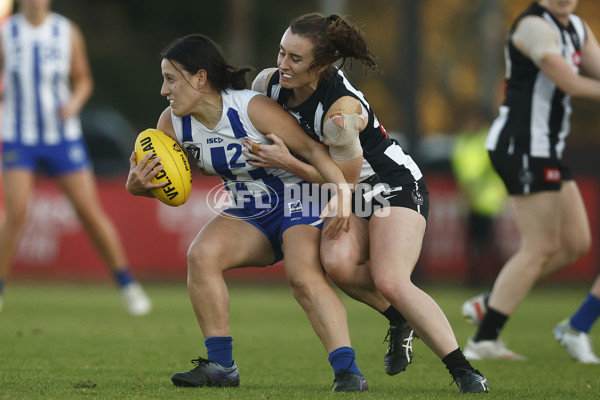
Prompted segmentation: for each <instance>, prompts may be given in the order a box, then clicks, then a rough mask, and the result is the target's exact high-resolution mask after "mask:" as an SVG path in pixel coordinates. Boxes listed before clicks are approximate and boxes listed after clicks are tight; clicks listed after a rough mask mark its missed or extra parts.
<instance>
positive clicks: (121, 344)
mask: <svg viewBox="0 0 600 400" xmlns="http://www.w3.org/2000/svg"><path fill="white" fill-rule="evenodd" d="M426 290H427V291H428V292H429V294H430V295H432V297H433V298H434V299H436V300H437V301H438V303H439V304H440V305H441V307H442V308H443V309H444V311H445V312H446V314H447V316H448V318H449V320H450V322H451V324H452V326H453V327H454V329H455V333H456V335H457V338H458V341H459V344H461V345H464V343H465V341H466V338H467V337H468V336H469V335H472V334H473V331H474V329H473V327H471V326H469V325H468V324H466V323H465V322H464V321H463V320H462V317H461V316H460V311H459V310H460V305H461V304H462V302H463V301H464V300H465V299H467V298H468V297H470V296H472V295H474V294H477V293H478V292H479V291H478V290H475V289H465V288H462V287H460V286H453V287H450V286H446V287H428V288H426ZM586 290H587V288H585V287H578V288H562V287H561V288H550V287H544V288H540V289H536V290H534V291H533V292H532V293H531V294H530V296H529V297H528V298H527V300H526V301H525V303H524V304H522V306H521V307H520V308H519V310H518V311H517V313H515V315H514V316H513V318H512V319H511V320H510V321H509V323H508V325H507V327H506V329H505V333H504V334H503V338H504V339H505V340H506V341H507V342H508V343H509V346H510V347H511V348H512V349H513V350H514V351H516V352H519V353H522V354H525V355H527V356H528V357H529V360H528V361H526V362H517V361H513V362H510V361H482V362H474V363H473V365H474V366H475V367H476V368H478V369H480V370H481V371H482V372H483V373H484V374H485V375H486V376H487V378H488V381H489V383H490V387H491V393H490V394H489V395H478V396H488V397H489V398H490V399H492V398H493V399H533V400H535V399H540V400H542V399H543V400H548V399H598V398H600V366H597V365H587V366H586V365H581V364H576V363H574V362H572V361H571V360H570V359H569V358H568V356H567V355H566V353H565V352H564V351H563V350H562V349H561V348H560V346H559V345H558V344H557V343H556V342H555V340H554V338H553V337H552V334H551V329H552V327H553V326H554V324H555V323H556V322H558V321H559V320H560V319H562V318H563V317H565V316H567V315H569V314H570V313H571V312H572V311H573V310H574V309H576V307H577V306H578V305H579V303H580V301H581V300H582V299H583V297H584V295H585V293H586ZM147 291H148V292H149V294H150V296H151V297H152V299H153V301H154V310H153V312H152V314H150V315H148V316H144V317H131V316H129V315H128V314H127V313H126V312H125V310H124V309H123V307H122V306H121V304H120V298H119V296H118V294H117V292H116V291H115V289H114V288H112V287H111V286H106V285H66V284H64V285H56V284H53V285H37V284H24V283H20V284H19V283H15V284H12V285H9V287H8V288H7V290H6V292H5V303H4V310H3V311H2V312H1V313H0V400H3V399H67V400H69V399H178V400H179V399H265V400H266V399H285V400H291V399H311V400H312V399H328V398H331V399H333V398H336V399H339V398H344V399H345V398H361V399H450V398H456V394H455V391H456V386H455V385H451V378H450V376H449V374H448V373H447V371H446V370H445V368H444V366H443V364H442V363H441V362H440V361H439V359H437V358H436V357H435V356H434V355H433V353H432V352H431V351H430V350H429V349H428V348H427V347H426V346H425V345H424V344H423V343H422V342H421V341H416V342H415V344H414V351H415V359H414V361H413V364H411V365H410V366H409V367H408V369H407V371H405V372H403V373H401V374H399V375H397V376H394V377H389V376H387V375H386V374H385V372H384V371H383V354H384V352H385V349H386V345H385V344H383V343H382V342H383V338H384V336H385V332H386V330H387V324H386V322H385V320H384V318H383V317H382V316H380V315H379V314H377V313H375V312H373V311H371V310H370V309H369V308H367V307H366V306H364V305H362V304H359V303H357V302H354V301H352V300H350V299H348V298H347V297H343V298H344V301H345V303H346V305H347V308H348V315H349V321H350V329H351V335H352V341H353V346H354V348H355V349H356V352H357V360H358V365H359V367H360V368H361V370H362V371H363V373H364V374H365V376H366V377H367V379H368V381H369V385H370V388H371V390H370V392H369V393H349V394H343V393H330V392H329V390H330V387H331V384H332V381H333V376H332V371H331V368H330V366H329V363H328V362H327V354H326V353H325V351H324V349H323V347H322V345H321V344H320V342H319V340H318V338H317V337H316V335H315V334H314V333H313V331H312V329H311V328H310V325H309V323H308V320H307V319H306V317H305V316H304V314H303V312H302V311H301V309H300V307H299V306H298V305H297V304H296V303H295V301H294V300H293V298H292V296H291V293H290V291H289V290H288V289H287V288H286V287H282V286H259V285H247V286H243V285H232V287H231V288H230V293H231V322H232V331H233V336H234V357H235V359H236V360H237V363H238V366H239V368H240V373H241V386H240V387H239V388H232V389H222V388H202V389H189V388H176V387H174V386H173V385H172V384H171V381H170V379H169V377H170V376H171V374H173V373H174V372H177V371H185V370H188V369H190V368H191V367H192V364H191V363H190V362H189V360H191V359H192V358H195V357H197V356H198V355H205V350H204V345H203V338H202V336H201V334H200V330H199V328H198V326H197V323H196V320H195V318H194V315H193V312H192V308H191V306H190V304H189V300H188V297H187V291H186V289H185V286H184V285H174V284H171V285H148V286H147ZM592 337H593V339H595V341H596V342H597V343H600V329H598V328H596V329H594V330H592ZM597 351H599V352H600V348H597ZM486 398H487V397H486Z"/></svg>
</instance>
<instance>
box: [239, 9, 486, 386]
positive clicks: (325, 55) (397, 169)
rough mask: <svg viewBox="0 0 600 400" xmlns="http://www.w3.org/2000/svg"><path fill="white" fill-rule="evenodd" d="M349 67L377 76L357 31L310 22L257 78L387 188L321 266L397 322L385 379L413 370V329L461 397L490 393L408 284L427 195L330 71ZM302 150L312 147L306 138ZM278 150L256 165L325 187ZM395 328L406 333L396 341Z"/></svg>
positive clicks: (438, 315)
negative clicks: (356, 64)
mask: <svg viewBox="0 0 600 400" xmlns="http://www.w3.org/2000/svg"><path fill="white" fill-rule="evenodd" d="M348 58H355V59H358V60H360V61H361V62H362V63H363V66H364V67H365V69H366V70H367V71H368V70H374V69H376V64H375V62H374V60H373V55H372V53H371V51H370V50H369V46H368V43H367V42H366V40H365V38H364V36H363V35H362V33H361V32H360V30H359V29H358V28H356V27H355V26H352V25H350V24H349V23H348V22H347V21H345V20H344V19H343V18H342V17H340V16H338V15H330V16H329V17H325V16H323V15H321V14H316V13H312V14H306V15H303V16H301V17H298V18H296V19H295V20H293V21H292V22H291V24H290V27H289V28H288V29H287V30H286V31H285V33H284V34H283V37H282V39H281V42H280V45H279V55H278V57H277V66H278V68H277V69H268V70H265V71H263V72H262V73H259V74H258V76H257V78H256V79H255V81H254V83H253V88H254V89H255V90H258V91H262V92H265V91H266V93H267V95H268V96H270V97H272V98H274V99H276V100H277V102H278V103H279V104H281V105H282V106H283V107H284V108H285V109H287V110H289V112H290V113H291V114H292V115H294V116H295V117H296V119H297V120H298V122H299V123H300V125H301V126H302V127H303V128H304V129H305V131H306V133H307V134H308V135H309V136H311V137H312V138H313V139H316V140H319V141H321V142H323V143H324V144H326V145H327V146H328V148H329V152H330V154H331V157H332V158H333V159H334V160H336V162H337V163H338V165H340V166H342V169H343V170H344V173H345V174H346V176H358V175H360V179H361V182H369V185H368V186H373V184H372V183H373V182H381V183H383V184H385V185H387V188H386V189H385V190H383V191H382V192H381V193H380V194H382V195H383V200H384V201H380V202H379V204H376V207H373V208H372V207H362V206H361V207H360V209H359V210H355V211H356V214H353V215H352V216H351V218H352V220H351V224H350V231H349V232H348V234H347V235H344V236H342V237H341V238H339V239H338V240H331V239H330V238H328V237H326V236H323V238H322V240H321V256H322V260H323V266H324V267H325V270H326V271H327V274H328V275H329V276H330V277H331V278H332V280H333V281H334V282H335V283H336V284H337V285H338V286H339V287H340V288H341V289H342V290H344V291H345V292H346V293H347V294H348V295H350V296H351V297H353V298H355V299H357V300H359V301H362V302H364V303H366V304H368V305H370V306H371V307H373V308H375V309H376V310H378V311H380V312H382V313H383V314H384V315H385V316H386V317H388V319H389V320H390V326H391V329H390V333H391V334H392V340H395V341H397V343H394V342H393V341H391V342H390V349H388V352H387V353H386V357H385V358H384V365H385V369H386V372H387V373H388V374H390V375H393V374H396V373H398V372H400V371H402V370H403V369H404V368H406V365H407V364H408V363H409V362H410V360H411V358H412V351H411V348H410V346H411V342H412V339H413V337H412V329H414V331H415V332H416V334H417V336H418V337H419V338H421V339H422V340H423V341H424V342H425V343H426V344H427V345H428V346H429V347H430V348H431V349H432V350H433V351H434V352H435V354H436V355H437V356H438V357H439V358H440V359H441V360H442V361H443V363H444V364H445V365H446V368H447V369H448V371H449V372H450V374H451V375H452V377H453V378H454V381H455V382H456V384H457V386H458V388H459V391H460V392H461V393H474V392H487V391H488V390H489V389H488V384H487V380H486V378H485V377H484V376H483V375H482V374H481V373H480V372H479V371H477V370H475V369H474V368H473V367H472V366H471V364H470V363H469V362H468V361H467V360H466V359H465V357H464V356H463V353H462V351H461V349H460V348H459V346H458V343H457V341H456V338H455V336H454V332H453V331H452V328H451V326H450V324H449V322H448V320H447V318H446V316H445V315H444V313H443V311H442V310H441V309H440V307H439V306H438V305H437V303H436V302H435V301H434V300H433V299H432V298H431V297H430V296H429V295H427V293H425V292H424V291H422V290H421V289H419V288H418V287H417V286H415V285H414V284H413V283H412V282H411V274H412V271H413V269H414V267H415V264H416V262H417V260H418V258H419V254H420V252H421V243H422V241H423V236H424V234H425V228H426V219H427V215H428V211H429V194H428V191H427V188H426V186H425V181H424V179H423V175H422V173H421V171H420V170H419V168H418V166H417V165H416V164H415V162H414V161H413V160H412V159H411V157H410V156H408V155H407V154H405V153H404V152H403V150H402V148H401V147H400V146H399V145H398V143H397V142H396V141H394V140H392V139H390V138H389V137H388V136H387V134H386V132H385V129H384V128H383V126H382V125H381V124H380V123H379V121H378V120H377V117H376V116H375V115H374V113H373V110H372V109H371V107H370V105H369V103H368V102H367V100H366V99H365V97H364V95H363V94H362V93H361V92H360V91H358V90H357V89H356V88H355V87H354V86H352V84H351V83H350V82H349V81H348V79H347V78H346V77H345V75H344V74H343V73H342V71H341V70H340V69H338V68H337V67H335V66H334V65H333V63H335V62H337V61H339V60H342V62H341V65H342V66H343V65H344V63H345V61H346V60H347V59H348ZM305 140H307V141H312V140H311V139H309V138H308V137H306V136H305ZM274 142H275V144H274V145H271V146H261V148H260V149H259V151H258V154H256V155H254V156H252V158H253V160H254V161H253V162H252V164H253V165H257V166H263V167H274V166H277V167H280V168H283V169H286V170H288V171H290V172H292V173H294V174H297V175H299V176H301V177H304V178H305V179H307V180H310V181H314V182H319V180H318V175H317V174H315V171H314V168H312V167H311V166H310V165H308V164H306V163H303V162H302V161H300V160H298V159H296V158H295V157H293V156H291V154H290V153H289V152H288V151H287V149H286V147H285V145H284V144H283V143H281V141H278V140H277V139H276V138H274ZM251 147H252V143H248V144H247V148H249V149H250V148H251ZM248 154H250V153H248ZM361 155H362V156H363V158H364V164H363V166H362V168H361V169H353V168H354V165H355V164H353V163H352V162H351V161H352V160H355V159H357V158H358V159H360V156H361ZM373 174H376V175H373ZM376 188H377V187H375V190H374V191H371V192H369V191H365V192H364V193H362V194H363V196H362V202H363V204H365V203H366V204H369V203H376V200H377V196H376V194H377V193H378V190H377V189H376ZM358 189H360V185H359V188H358ZM374 196H375V197H374ZM376 208H378V209H376ZM365 211H366V213H365ZM328 222H329V221H326V223H325V224H326V226H327V223H328ZM367 260H370V261H371V267H370V268H369V266H368V265H367V264H366V262H367ZM407 322H408V323H407ZM394 326H397V327H399V328H400V329H397V330H396V332H394V329H393V328H394ZM411 327H412V329H411ZM405 334H406V335H405ZM394 335H396V337H394ZM392 345H394V346H397V347H399V348H401V349H402V350H404V348H405V351H404V354H402V352H400V354H397V355H396V354H392V353H393V351H392V350H393V346H392ZM403 347H404V348H403ZM409 351H410V353H409ZM392 356H393V357H392ZM402 356H403V357H402Z"/></svg>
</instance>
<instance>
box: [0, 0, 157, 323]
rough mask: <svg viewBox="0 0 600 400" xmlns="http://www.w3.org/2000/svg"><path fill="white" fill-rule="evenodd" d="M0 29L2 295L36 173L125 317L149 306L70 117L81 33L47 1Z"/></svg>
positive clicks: (32, 4) (76, 107)
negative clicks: (0, 88) (74, 222)
mask: <svg viewBox="0 0 600 400" xmlns="http://www.w3.org/2000/svg"><path fill="white" fill-rule="evenodd" d="M17 3H18V5H19V12H18V13H17V14H15V15H13V16H12V17H10V18H9V19H7V20H6V21H5V22H4V24H3V26H2V30H1V33H0V35H1V41H0V43H1V46H2V50H1V51H0V64H1V67H2V71H3V79H4V95H3V107H4V111H3V117H2V174H3V175H2V177H3V179H2V181H3V189H4V201H5V215H4V221H3V223H2V228H1V229H0V308H1V306H2V288H3V284H4V282H5V279H6V278H7V275H8V272H9V269H10V263H11V260H12V258H13V256H14V253H15V251H16V249H17V246H18V244H19V239H20V237H21V233H22V231H23V228H24V226H25V223H26V220H27V214H28V207H29V204H30V198H31V196H32V194H33V188H34V182H35V173H36V170H37V168H38V167H39V166H43V167H44V168H45V170H46V172H47V173H48V174H49V175H50V176H52V177H54V178H56V180H57V181H58V183H59V185H60V187H61V189H62V190H63V191H64V193H65V194H66V195H67V197H68V198H69V200H70V201H71V203H72V205H73V207H74V208H75V211H76V213H77V216H78V217H79V219H80V221H81V223H82V225H83V227H84V229H85V230H86V232H87V234H88V235H89V237H90V239H91V240H92V242H93V243H94V245H95V247H96V249H97V250H98V252H99V253H100V255H101V256H102V259H103V260H104V261H105V262H106V264H107V265H108V266H109V267H110V269H111V271H112V272H113V274H114V278H115V280H116V282H117V284H118V286H119V287H120V289H121V293H122V295H123V300H124V301H125V304H126V306H127V308H128V310H129V311H130V312H131V313H132V314H136V315H140V314H146V313H148V312H149V311H150V308H151V304H150V301H149V299H148V297H147V296H146V294H145V293H144V291H143V290H142V288H141V286H140V285H139V283H137V282H136V281H135V279H134V278H133V276H132V275H131V273H130V271H129V269H128V267H127V258H126V255H125V251H124V250H123V246H122V243H121V241H120V239H119V236H118V233H117V231H116V229H115V227H114V226H113V224H112V222H111V221H110V220H109V219H108V217H107V216H106V214H105V212H104V211H103V209H102V206H101V204H100V201H99V199H98V194H97V192H96V182H95V180H94V175H93V172H92V170H91V165H90V159H89V155H88V152H87V148H86V145H85V143H84V141H83V137H82V130H81V124H80V121H79V117H78V114H79V112H80V111H81V109H82V107H83V106H84V104H85V103H86V101H87V100H88V99H89V97H90V96H91V94H92V90H93V81H92V75H91V72H90V67H89V63H88V59H87V54H86V50H85V43H84V39H83V36H82V34H81V31H80V30H79V28H78V27H77V26H76V25H75V24H73V23H72V22H71V21H69V20H68V19H66V18H65V17H63V16H61V15H58V14H56V13H53V12H51V10H50V3H51V1H50V0H18V1H17Z"/></svg>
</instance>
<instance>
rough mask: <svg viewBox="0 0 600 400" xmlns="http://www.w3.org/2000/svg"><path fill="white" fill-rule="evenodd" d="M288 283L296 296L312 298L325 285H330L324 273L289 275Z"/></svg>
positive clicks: (298, 298) (296, 297)
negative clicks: (316, 274) (317, 274)
mask: <svg viewBox="0 0 600 400" xmlns="http://www.w3.org/2000/svg"><path fill="white" fill-rule="evenodd" d="M287 281H288V284H289V285H290V288H291V289H292V293H293V295H294V298H295V299H297V300H300V299H312V298H314V297H315V296H317V295H318V293H319V292H320V291H322V290H323V288H324V285H327V286H329V285H328V283H327V281H326V280H325V276H324V275H320V276H314V275H313V276H311V275H309V274H299V275H295V276H289V277H288V279H287Z"/></svg>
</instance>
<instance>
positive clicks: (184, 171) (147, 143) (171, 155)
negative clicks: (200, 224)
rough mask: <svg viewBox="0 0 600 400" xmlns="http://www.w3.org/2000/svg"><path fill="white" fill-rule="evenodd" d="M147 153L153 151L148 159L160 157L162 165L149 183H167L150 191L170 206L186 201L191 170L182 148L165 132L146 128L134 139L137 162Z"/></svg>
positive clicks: (190, 180)
mask: <svg viewBox="0 0 600 400" xmlns="http://www.w3.org/2000/svg"><path fill="white" fill-rule="evenodd" d="M148 153H153V154H154V155H153V156H152V158H150V160H152V159H154V158H155V157H160V165H162V166H163V170H162V171H160V172H159V173H158V174H157V175H156V177H154V178H152V183H162V182H166V183H167V184H166V185H165V186H163V187H161V188H157V189H152V195H153V196H154V197H156V198H157V199H159V200H160V201H162V202H163V203H165V204H166V205H168V206H172V207H177V206H180V205H182V204H183V203H185V202H186V201H187V199H188V198H189V197H190V192H191V191H192V171H191V169H190V165H189V162H188V159H187V156H186V154H185V151H183V149H182V148H181V147H180V146H179V144H178V143H177V142H176V141H175V140H173V139H172V138H171V137H170V136H168V135H167V134H165V133H164V132H162V131H159V130H158V129H146V130H145V131H143V132H141V133H140V134H139V135H138V137H137V139H136V140H135V157H136V159H137V162H138V163H139V162H140V160H141V159H142V158H144V156H145V155H146V154H148Z"/></svg>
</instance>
